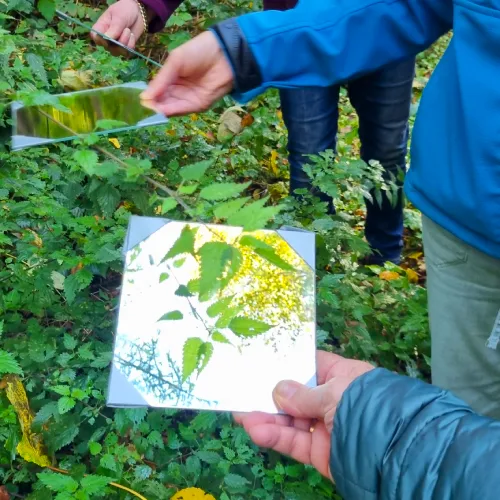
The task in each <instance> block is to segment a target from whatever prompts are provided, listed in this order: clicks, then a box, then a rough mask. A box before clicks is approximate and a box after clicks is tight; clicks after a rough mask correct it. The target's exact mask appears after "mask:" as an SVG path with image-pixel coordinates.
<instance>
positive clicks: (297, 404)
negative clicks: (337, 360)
mask: <svg viewBox="0 0 500 500" xmlns="http://www.w3.org/2000/svg"><path fill="white" fill-rule="evenodd" d="M333 381H334V379H331V380H330V381H329V382H327V383H326V384H323V385H320V386H318V387H314V388H311V387H306V386H305V385H302V384H299V383H298V382H293V381H290V380H285V381H283V382H280V383H279V384H278V385H277V386H276V387H275V389H274V391H273V399H274V402H275V404H276V406H277V407H278V408H279V409H281V410H283V411H284V412H285V413H287V414H288V415H290V416H292V417H297V418H320V419H324V418H325V415H326V414H327V413H329V412H330V411H331V410H332V409H334V408H335V407H336V406H337V403H338V401H337V399H336V397H335V393H334V390H333V384H332V383H333Z"/></svg>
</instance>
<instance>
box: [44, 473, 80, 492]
mask: <svg viewBox="0 0 500 500" xmlns="http://www.w3.org/2000/svg"><path fill="white" fill-rule="evenodd" d="M37 477H38V479H39V480H40V482H41V483H42V484H43V485H44V486H46V487H47V488H49V490H52V491H58V492H59V491H68V492H70V493H71V492H73V491H76V490H77V489H78V483H77V482H76V481H75V480H74V479H73V478H72V477H71V476H67V475H65V474H58V473H56V472H39V473H38V474H37Z"/></svg>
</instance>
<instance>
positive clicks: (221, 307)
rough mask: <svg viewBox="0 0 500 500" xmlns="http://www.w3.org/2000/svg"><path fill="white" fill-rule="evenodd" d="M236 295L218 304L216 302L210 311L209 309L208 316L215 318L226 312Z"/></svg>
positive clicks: (225, 298) (221, 300)
mask: <svg viewBox="0 0 500 500" xmlns="http://www.w3.org/2000/svg"><path fill="white" fill-rule="evenodd" d="M233 297H234V295H231V296H230V297H224V298H222V299H220V300H218V301H217V302H214V303H213V304H212V305H211V306H210V307H209V308H208V309H207V314H208V316H209V317H210V318H215V317H216V316H218V315H219V314H221V313H222V312H224V311H225V310H226V309H227V308H228V307H229V304H231V301H232V300H233Z"/></svg>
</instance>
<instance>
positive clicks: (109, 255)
mask: <svg viewBox="0 0 500 500" xmlns="http://www.w3.org/2000/svg"><path fill="white" fill-rule="evenodd" d="M121 258H122V254H121V252H120V250H117V249H116V248H114V247H113V245H111V244H110V243H106V244H105V245H104V246H102V247H101V248H100V249H99V250H98V251H97V253H96V254H95V255H94V261H95V262H97V263H99V264H105V263H108V262H113V261H115V260H120V259H121Z"/></svg>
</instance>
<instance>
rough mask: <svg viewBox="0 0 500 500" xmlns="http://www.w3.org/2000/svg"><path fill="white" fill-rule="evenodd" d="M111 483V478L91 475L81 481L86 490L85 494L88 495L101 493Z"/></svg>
mask: <svg viewBox="0 0 500 500" xmlns="http://www.w3.org/2000/svg"><path fill="white" fill-rule="evenodd" d="M111 481H112V479H111V478H109V477H105V476H97V475H95V474H91V475H89V476H85V477H84V478H83V479H82V480H81V481H80V484H81V485H82V488H83V489H84V490H85V493H87V494H88V495H93V494H94V493H99V492H101V491H102V490H103V489H104V488H105V487H106V486H107V485H108V484H109V483H110V482H111Z"/></svg>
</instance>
